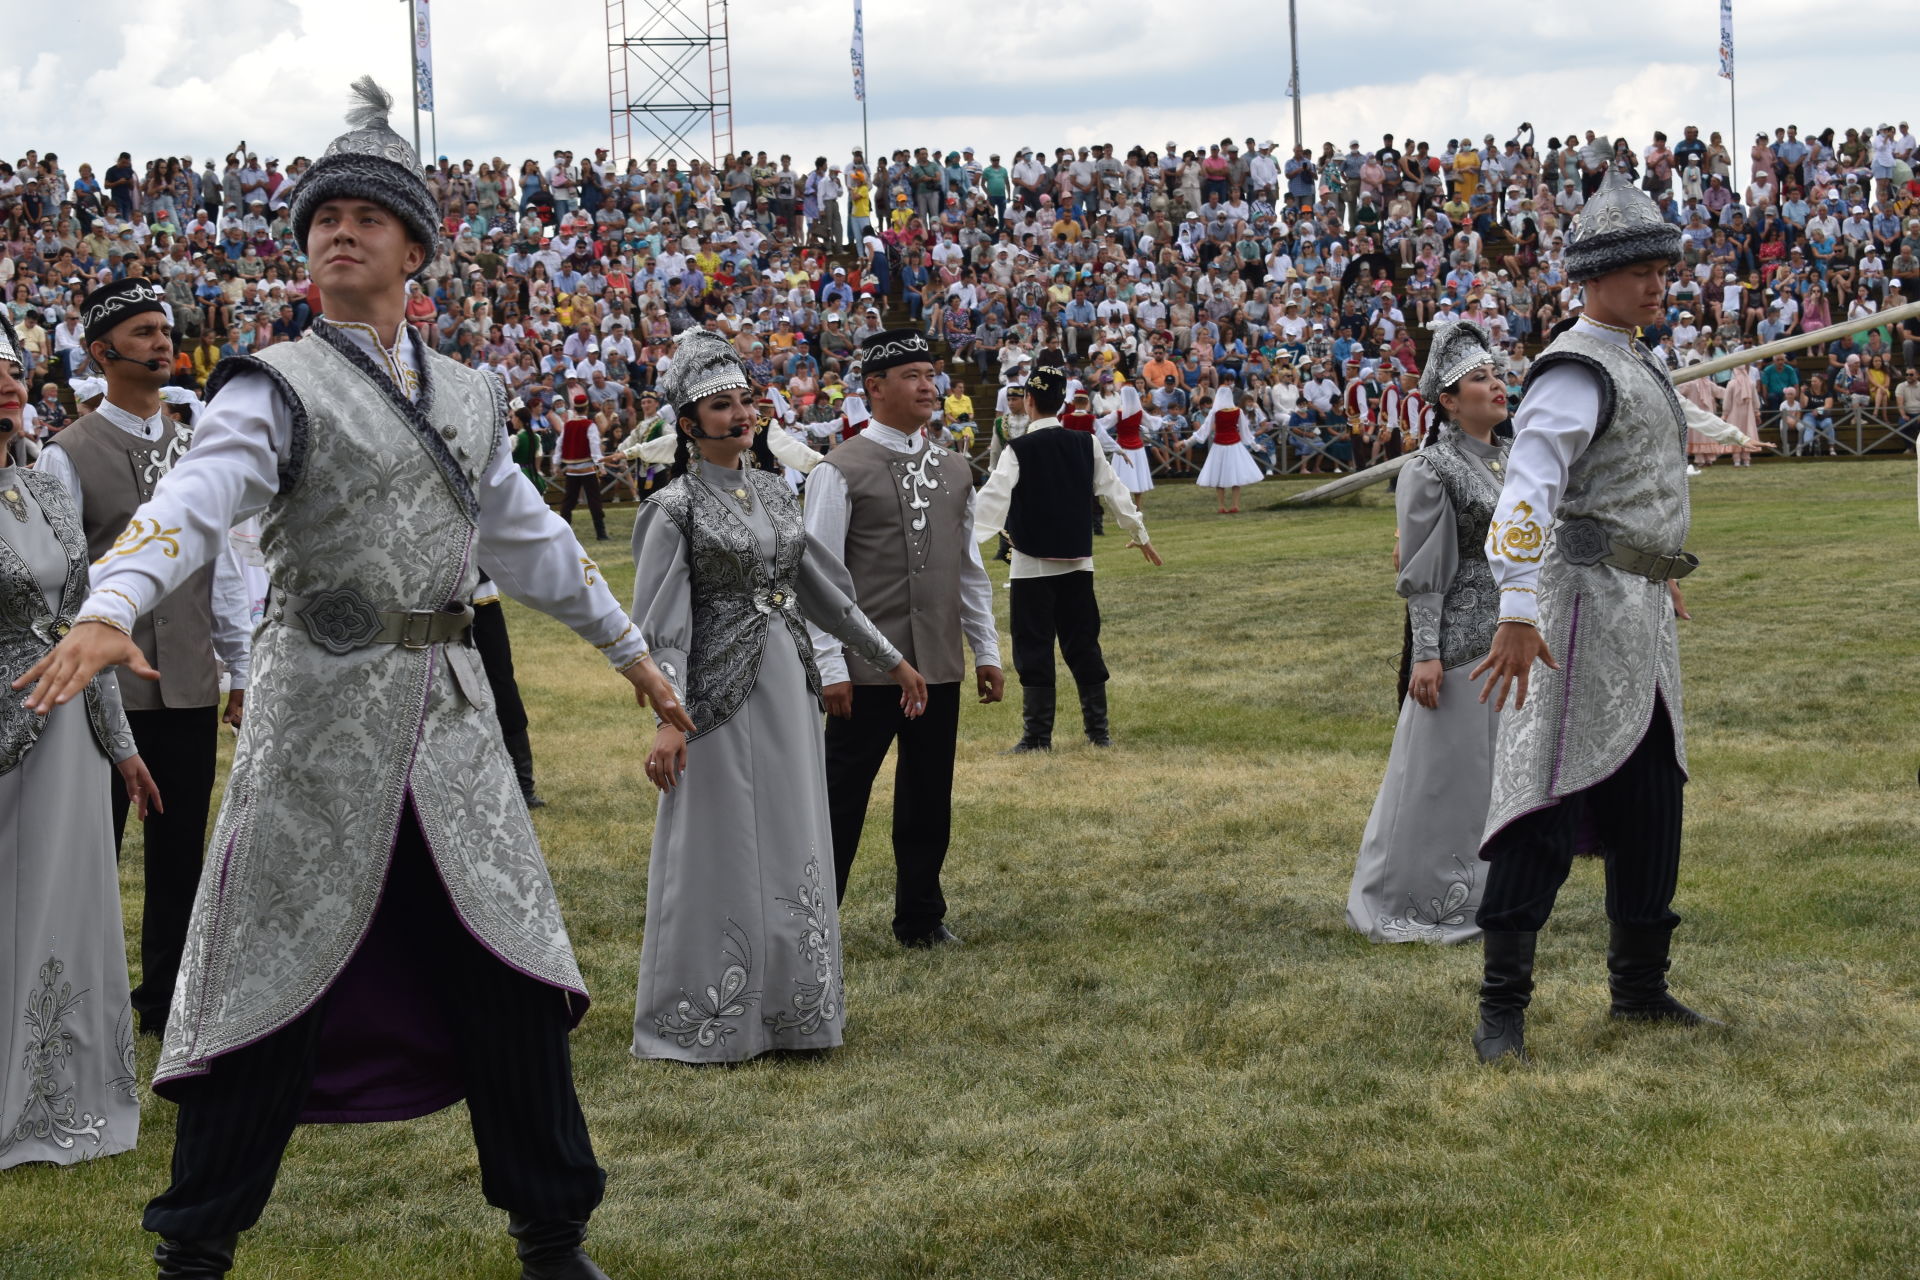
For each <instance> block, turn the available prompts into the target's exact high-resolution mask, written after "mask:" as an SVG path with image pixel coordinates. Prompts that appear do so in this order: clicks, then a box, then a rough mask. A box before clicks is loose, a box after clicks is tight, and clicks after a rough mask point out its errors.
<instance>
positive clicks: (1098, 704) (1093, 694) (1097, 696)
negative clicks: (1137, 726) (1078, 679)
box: [1080, 681, 1113, 747]
mask: <svg viewBox="0 0 1920 1280" xmlns="http://www.w3.org/2000/svg"><path fill="white" fill-rule="evenodd" d="M1080 722H1081V723H1082V724H1083V725H1085V726H1086V730H1087V741H1088V742H1091V743H1092V744H1093V745H1094V746H1096V747H1110V746H1112V745H1113V735H1112V734H1110V733H1109V732H1107V686H1106V682H1105V681H1102V682H1101V683H1099V684H1095V685H1085V684H1083V685H1081V686H1080Z"/></svg>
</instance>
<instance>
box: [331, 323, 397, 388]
mask: <svg viewBox="0 0 1920 1280" xmlns="http://www.w3.org/2000/svg"><path fill="white" fill-rule="evenodd" d="M321 319H323V320H325V321H326V322H327V324H328V326H329V327H331V328H332V329H334V330H335V331H336V332H338V333H341V334H344V335H345V336H347V337H349V338H351V339H353V343H354V345H355V346H357V347H359V348H360V349H361V350H362V351H365V352H366V353H367V354H368V355H369V356H371V357H373V360H374V363H375V364H376V365H377V366H378V367H379V369H380V371H381V372H382V373H384V374H386V375H387V377H389V378H391V379H393V385H394V386H396V387H399V388H400V389H401V390H402V391H404V392H406V395H407V399H409V400H416V401H417V400H418V399H419V398H420V373H419V370H418V369H417V367H416V366H415V360H414V353H413V344H412V343H410V342H409V341H408V340H407V329H408V326H407V325H406V323H405V322H404V321H403V322H402V323H401V325H400V327H399V328H398V329H396V330H394V334H393V345H392V346H391V347H389V346H388V345H387V344H386V343H384V342H382V341H381V340H380V331H379V330H378V329H376V328H374V327H373V326H372V325H370V324H362V323H361V322H360V321H358V320H335V319H333V318H332V317H331V316H326V315H323V316H321Z"/></svg>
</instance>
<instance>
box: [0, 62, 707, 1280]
mask: <svg viewBox="0 0 1920 1280" xmlns="http://www.w3.org/2000/svg"><path fill="white" fill-rule="evenodd" d="M354 90H355V93H356V95H357V99H358V101H357V105H356V106H355V108H354V110H353V111H352V112H351V114H349V116H348V123H349V125H350V128H349V130H348V132H346V133H345V134H342V135H341V136H340V137H338V138H336V139H334V141H333V142H332V143H331V144H330V145H329V146H328V148H327V150H326V153H325V154H324V155H323V156H322V158H321V159H320V160H318V161H316V162H315V163H314V165H313V167H312V168H311V169H310V170H308V172H307V174H306V176H305V177H304V178H303V179H302V180H301V182H300V185H299V187H298V188H297V189H296V191H295V193H294V198H293V202H292V205H291V213H292V215H293V228H294V235H295V237H296V238H297V240H298V242H299V244H300V247H301V249H302V250H303V251H304V252H305V253H306V254H307V255H308V258H309V261H310V262H311V264H312V269H313V279H314V281H315V282H316V283H317V284H318V285H319V286H320V288H321V290H322V291H323V294H324V296H325V300H326V301H325V310H324V313H323V315H322V316H320V317H318V318H316V319H315V321H314V324H313V327H312V328H311V329H310V330H309V331H308V332H307V334H306V335H305V336H303V337H302V338H301V339H300V340H299V341H297V342H289V343H282V344H279V345H275V346H271V347H267V348H265V349H264V350H262V351H261V352H260V353H259V354H258V355H255V356H249V357H244V358H239V359H234V360H229V361H226V362H223V363H222V364H221V365H220V367H219V368H218V369H216V370H215V372H214V376H213V378H212V379H211V380H210V382H209V385H208V393H209V403H208V406H207V410H206V412H205V414H204V415H203V416H202V417H201V419H200V424H199V428H198V431H197V433H196V434H197V443H196V445H195V447H194V448H193V449H192V450H191V451H190V452H189V453H188V454H187V455H186V456H185V457H184V458H183V459H182V460H181V461H180V463H179V464H178V465H176V466H175V467H174V469H173V471H172V472H171V473H170V474H169V475H168V476H167V478H166V480H164V481H163V482H162V483H161V484H160V485H159V487H158V488H157V489H156V490H155V491H154V495H153V497H152V499H151V500H149V501H148V502H147V503H145V504H144V505H143V506H142V507H141V508H140V510H139V511H137V512H136V513H135V514H134V518H133V521H132V522H131V523H130V524H129V526H128V529H129V531H130V536H129V537H127V538H123V539H122V540H121V541H120V542H119V543H118V544H116V546H115V547H114V548H113V549H112V550H111V551H110V552H109V553H108V555H107V557H106V558H105V560H104V561H103V562H102V563H101V564H99V565H97V566H95V570H94V573H95V576H94V580H93V586H94V591H93V594H92V595H91V596H89V597H88V599H87V601H86V602H85V604H84V605H83V606H82V608H81V611H80V616H79V620H78V623H77V625H76V626H75V627H74V629H73V631H72V632H71V633H70V634H69V635H68V636H67V638H66V639H65V640H64V641H62V642H61V644H60V645H58V646H56V647H55V649H54V650H53V652H52V653H51V654H49V655H48V656H47V658H46V659H44V660H42V661H41V662H40V663H38V664H36V665H35V666H34V667H33V668H32V669H31V670H29V671H28V672H27V673H26V674H25V675H24V676H23V677H21V679H20V680H19V681H18V682H16V686H15V687H16V688H26V687H29V686H31V687H32V689H33V692H32V695H31V697H30V699H29V705H30V706H32V707H34V708H35V709H37V710H42V711H44V710H45V709H47V708H49V707H51V706H54V705H57V704H58V703H60V702H64V701H66V700H68V699H70V698H71V697H72V696H73V694H74V693H75V692H77V691H78V690H79V689H80V688H81V687H82V685H83V684H84V682H85V680H86V679H87V678H89V677H90V676H91V675H92V674H93V673H95V672H97V671H99V670H100V669H101V668H103V667H105V666H108V665H112V664H116V663H117V664H120V665H121V666H123V667H124V668H126V669H127V670H129V671H131V672H132V673H133V674H134V675H136V676H142V677H145V678H153V677H154V676H155V672H154V671H153V668H152V667H151V665H150V664H149V663H148V662H147V660H146V659H145V657H144V656H143V655H142V654H141V652H140V650H139V648H138V647H137V646H136V645H135V644H134V643H133V641H132V638H131V637H132V631H133V628H134V626H135V624H136V622H137V621H138V620H139V618H140V617H141V616H142V615H144V614H146V613H148V612H150V611H151V610H152V609H153V608H154V607H155V605H156V603H157V602H161V601H164V600H165V599H166V598H167V596H168V595H169V594H170V593H171V592H172V591H174V590H175V589H176V588H177V587H178V586H179V584H180V582H181V581H182V580H183V579H185V578H186V577H187V575H189V574H191V573H192V572H194V570H195V569H196V568H197V567H198V566H200V565H201V564H204V563H206V562H207V561H208V560H210V559H212V558H213V556H214V555H215V554H217V553H218V551H219V550H220V549H221V548H223V547H225V545H226V539H227V531H228V530H229V528H231V527H232V525H233V524H234V523H235V522H236V521H238V520H241V519H244V518H246V517H248V516H250V515H253V514H255V513H258V514H259V515H260V517H261V536H260V551H261V555H262V557H263V558H264V559H265V561H266V566H267V568H268V570H269V572H270V574H271V577H272V584H273V585H272V589H271V591H270V593H269V596H268V599H267V605H266V615H265V617H264V618H263V620H262V622H261V625H260V628H259V631H258V632H257V634H256V636H255V649H256V653H255V657H256V667H257V670H256V672H255V675H256V679H255V681H254V685H253V698H254V702H253V705H252V707H251V708H250V714H249V715H248V716H247V719H246V723H245V724H244V725H243V726H242V727H241V730H240V740H239V743H238V745H237V746H236V748H235V750H234V762H233V774H232V777H231V779H230V781H229V785H228V787H227V794H226V799H225V802H224V803H223V804H222V806H221V810H220V819H219V822H218V825H217V826H216V827H215V830H214V839H213V844H212V846H211V847H212V848H213V850H214V851H215V854H216V858H217V861H216V864H215V865H216V866H217V869H218V874H214V873H213V871H212V870H211V869H210V870H209V873H208V874H207V875H206V876H204V877H202V879H201V884H200V892H199V895H198V897H197V898H196V899H195V902H194V909H193V919H192V923H191V925H190V927H189V930H188V942H187V951H186V957H185V961H184V963H183V964H182V966H181V976H180V983H179V986H178V988H177V993H176V996H175V999H174V1008H173V1013H172V1016H171V1017H170V1018H169V1020H168V1024H167V1034H166V1039H165V1040H164V1042H163V1043H162V1045H161V1050H160V1061H159V1066H158V1068H157V1070H156V1071H155V1074H154V1091H155V1092H156V1093H158V1094H160V1095H161V1096H163V1097H166V1098H168V1099H170V1100H171V1101H174V1102H177V1103H178V1104H179V1108H180V1110H179V1117H178V1122H177V1124H176V1126H175V1134H174V1150H173V1168H172V1172H173V1182H172V1185H171V1186H170V1187H169V1188H168V1189H167V1190H166V1192H165V1193H163V1194H162V1195H160V1196H158V1197H156V1198H155V1199H154V1200H153V1201H152V1202H150V1203H149V1204H148V1206H147V1211H146V1216H145V1218H144V1220H143V1221H144V1225H145V1226H146V1228H147V1229H148V1230H149V1231H153V1232H156V1233H158V1234H159V1235H160V1236H161V1242H160V1244H159V1246H158V1247H157V1248H156V1249H155V1251H154V1256H155V1259H156V1261H157V1262H158V1263H159V1264H160V1275H161V1277H162V1280H188V1278H189V1277H191V1278H193V1280H200V1278H201V1277H213V1276H220V1275H224V1274H225V1273H226V1272H227V1271H228V1270H229V1269H231V1267H232V1265H233V1253H234V1248H235V1245H236V1243H237V1240H238V1236H239V1233H240V1232H242V1231H245V1230H247V1229H248V1228H250V1227H251V1226H253V1224H254V1223H255V1222H256V1221H258V1219H259V1216H260V1213H261V1211H262V1210H263V1209H264V1208H265V1206H266V1203H267V1200H268V1197H269V1196H270V1195H271V1194H272V1190H273V1184H274V1180H275V1177H276V1176H277V1174H278V1172H279V1166H280V1159H281V1155H282V1153H283V1152H284V1150H285V1148H286V1145H287V1142H288V1140H289V1139H290V1138H291V1137H292V1135H293V1129H294V1126H295V1125H296V1124H298V1123H300V1122H301V1121H307V1122H320V1123H326V1122H333V1123H350V1122H359V1121H377V1120H401V1119H407V1118H410V1117H413V1116H419V1115H425V1114H427V1113H429V1112H432V1111H437V1110H439V1109H440V1108H442V1107H445V1106H448V1105H450V1104H451V1103H453V1102H455V1101H458V1100H460V1099H461V1098H464V1099H465V1100H466V1103H467V1110H468V1113H469V1115H470V1117H471V1119H472V1123H473V1134H474V1145H475V1147H476V1148H477V1150H478V1154H479V1158H480V1171H481V1188H482V1191H483V1192H484V1194H485V1195H486V1198H487V1200H488V1201H489V1202H490V1203H492V1204H494V1205H497V1206H499V1207H500V1208H502V1209H505V1210H506V1211H507V1213H508V1231H509V1232H510V1234H511V1235H512V1236H513V1237H514V1239H515V1241H516V1243H517V1248H518V1252H519V1255H520V1259H521V1267H522V1270H521V1275H522V1277H523V1280H605V1277H604V1274H603V1273H602V1272H601V1271H600V1269H599V1268H598V1267H597V1266H595V1265H594V1264H593V1262H592V1261H591V1260H590V1259H589V1258H588V1257H587V1255H586V1253H585V1251H584V1250H583V1248H582V1247H581V1246H582V1244H583V1242H584V1240H585V1238H586V1230H587V1218H588V1215H590V1214H591V1213H592V1212H593V1210H594V1209H595V1207H597V1206H598V1204H599V1202H600V1198H601V1195H602V1192H603V1190H604V1186H605V1174H604V1173H603V1172H602V1170H601V1169H600V1166H599V1164H598V1163H597V1162H596V1161H595V1159H594V1154H593V1147H592V1144H591V1142H590V1141H589V1139H588V1136H587V1126H586V1119H585V1117H584V1116H583V1115H582V1114H581V1110H580V1101H579V1098H578V1096H577V1094H576V1092H575V1090H574V1084H573V1071H572V1061H571V1057H570V1053H569V1048H568V1041H567V1036H568V1032H569V1031H570V1029H571V1028H572V1027H573V1026H574V1025H575V1024H577V1023H578V1022H579V1020H580V1018H581V1016H582V1015H583V1014H584V1013H585V1012H586V1009H587V997H586V990H585V985H584V983H583V982H582V980H581V977H580V970H579V966H578V965H577V964H576V963H575V961H574V957H573V948H572V944H571V942H570V941H569V939H568V936H567V930H566V925H565V923H564V922H563V921H562V919H561V916H560V908H559V904H558V902H557V901H556V899H555V896H554V891H553V885H552V882H551V880H550V879H549V877H548V874H547V867H546V862H545V859H544V858H543V857H542V856H541V852H540V845H539V841H538V839H537V838H536V836H535V835H534V831H533V825H532V823H531V822H530V821H529V819H528V817H527V808H526V805H525V803H524V802H523V800H522V799H521V794H520V789H519V787H518V786H517V785H516V784H515V781H514V774H513V768H512V765H511V763H510V762H509V760H508V756H507V750H506V747H505V745H504V744H503V743H502V741H501V732H500V725H499V721H498V720H497V719H496V718H495V715H494V710H493V699H492V696H491V693H490V691H489V689H488V684H487V679H486V675H485V673H484V671H483V669H482V664H481V660H480V658H479V657H478V656H477V655H476V654H475V652H474V650H473V648H472V646H471V644H470V636H469V632H470V628H471V623H472V619H473V604H472V600H473V593H474V589H475V587H476V585H477V584H478V582H479V580H480V575H481V573H482V572H485V573H486V574H487V575H488V576H490V577H491V578H492V579H493V580H494V581H495V582H497V583H499V585H500V587H501V588H502V589H503V590H505V591H507V592H508V593H510V594H513V595H516V596H518V597H519V598H520V599H522V600H524V601H526V602H527V603H529V604H532V605H534V606H536V607H538V608H540V609H542V610H544V611H545V612H547V613H550V614H552V615H553V616H555V617H557V618H559V619H560V620H561V621H563V622H565V623H566V624H567V625H568V626H570V627H571V628H572V629H573V630H574V632H575V633H576V634H578V635H580V636H581V638H582V639H584V640H586V641H587V642H588V643H590V644H592V645H593V646H594V647H595V648H596V649H598V650H599V651H600V652H601V653H602V654H603V655H605V656H606V658H607V660H608V661H609V662H610V663H611V664H612V665H613V666H614V667H615V668H616V669H617V670H618V671H620V672H621V673H622V674H623V675H624V676H625V677H626V680H627V681H628V683H629V684H631V686H632V688H633V690H634V692H635V694H636V695H637V696H638V698H639V701H640V703H641V705H642V706H643V707H644V706H645V705H646V704H647V702H648V701H649V700H652V701H654V702H655V703H656V705H658V706H659V709H660V714H661V716H662V717H663V718H665V719H666V720H667V721H668V722H670V723H673V724H675V725H679V726H681V727H683V728H686V729H691V728H692V727H693V724H692V721H691V720H689V719H688V718H687V715H686V711H685V709H684V708H682V707H680V706H679V705H678V704H677V702H676V701H675V699H674V697H673V694H672V691H671V689H670V688H669V687H668V685H667V683H666V681H665V680H664V678H662V676H661V675H660V673H659V671H658V670H657V669H656V668H655V667H654V665H653V663H652V662H651V661H650V660H649V659H648V657H647V647H646V642H645V641H644V640H643V639H642V638H641V636H640V631H639V628H637V627H635V626H634V625H633V623H632V620H631V619H630V618H629V617H628V616H627V614H626V611H625V610H624V609H622V608H621V607H620V605H619V603H618V602H617V601H616V600H615V599H614V598H613V595H612V593H611V592H610V591H608V589H607V587H606V584H605V583H604V582H602V581H601V579H600V577H599V575H598V574H597V573H596V572H595V566H594V565H593V563H592V561H591V560H589V559H587V557H586V556H585V555H583V554H582V552H581V549H580V544H579V542H577V541H576V540H575V539H574V538H573V536H572V534H571V533H570V532H569V531H568V529H567V526H566V524H565V522H563V521H562V520H561V519H560V518H559V516H557V515H555V514H554V513H553V512H551V511H549V510H548V509H547V507H546V505H545V503H543V502H542V501H541V500H540V496H539V494H538V493H536V492H535V491H534V489H533V486H531V485H529V484H528V483H527V482H526V480H525V478H524V477H523V476H522V475H521V474H520V470H519V468H518V467H517V466H516V465H515V464H514V461H513V457H512V453H511V451H510V450H509V449H508V447H507V432H506V420H507V414H506V398H505V394H504V392H503V391H502V390H501V387H500V384H499V383H498V382H497V381H496V380H494V379H492V378H489V377H487V376H486V375H485V374H482V373H480V372H479V371H477V370H473V369H470V368H468V367H467V366H465V365H462V364H460V363H459V362H457V361H454V360H450V359H447V358H446V357H443V356H441V355H439V354H438V353H437V352H435V351H433V350H432V349H431V348H430V347H427V346H426V345H425V344H424V343H422V342H421V341H420V340H419V338H418V337H417V335H415V333H414V331H413V330H412V328H411V327H410V326H409V325H408V324H407V323H406V298H407V294H406V284H407V281H408V280H409V279H411V278H417V277H418V276H419V275H420V274H421V273H423V272H424V271H425V270H426V269H427V267H428V266H429V264H430V263H431V262H432V260H433V258H434V255H435V253H436V251H437V249H438V246H439V236H438V233H437V231H436V223H437V221H438V215H437V211H436V210H435V207H434V203H433V199H432V197H431V196H430V195H429V194H428V192H427V189H426V185H425V183H424V182H423V181H422V180H421V177H420V165H419V160H418V158H417V157H415V156H414V154H413V149H412V148H411V147H410V146H408V145H407V143H406V142H405V141H404V140H403V139H401V137H400V136H399V135H398V134H397V133H395V132H394V131H393V129H392V127H391V126H390V125H389V124H388V123H387V116H388V111H389V110H390V109H391V106H392V99H391V98H389V97H388V96H387V94H386V93H385V92H384V91H383V90H381V89H380V88H379V87H378V86H377V85H375V84H374V83H373V82H372V81H371V80H369V79H365V78H362V79H361V80H360V81H359V82H357V83H356V84H355V86H354ZM162 656H163V659H164V654H163V655H162Z"/></svg>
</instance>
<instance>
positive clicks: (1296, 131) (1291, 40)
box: [1287, 0, 1307, 147]
mask: <svg viewBox="0 0 1920 1280" xmlns="http://www.w3.org/2000/svg"><path fill="white" fill-rule="evenodd" d="M1287 46H1288V48H1289V49H1290V50H1291V51H1292V54H1293V145H1294V146H1296V147H1304V146H1306V145H1307V144H1306V143H1305V142H1304V141H1303V138H1304V136H1305V135H1304V134H1302V132H1301V130H1300V13H1299V10H1298V8H1297V0H1287Z"/></svg>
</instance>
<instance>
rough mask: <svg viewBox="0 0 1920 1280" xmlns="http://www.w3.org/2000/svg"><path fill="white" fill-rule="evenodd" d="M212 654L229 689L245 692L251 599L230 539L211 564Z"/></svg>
mask: <svg viewBox="0 0 1920 1280" xmlns="http://www.w3.org/2000/svg"><path fill="white" fill-rule="evenodd" d="M211 594H212V596H213V601H212V603H213V651H214V652H215V653H216V654H218V655H220V661H221V663H222V665H224V666H225V667H226V669H227V676H228V679H229V687H230V688H234V689H244V688H246V687H247V680H248V676H249V675H250V673H251V670H252V665H253V600H252V593H250V592H249V591H248V590H247V578H246V573H245V571H244V570H242V569H241V567H240V556H239V553H238V552H236V551H235V550H234V549H233V541H232V539H228V540H227V545H226V546H225V547H224V548H222V549H221V551H220V553H219V554H218V555H217V556H215V557H214V561H213V590H212V592H211Z"/></svg>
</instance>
